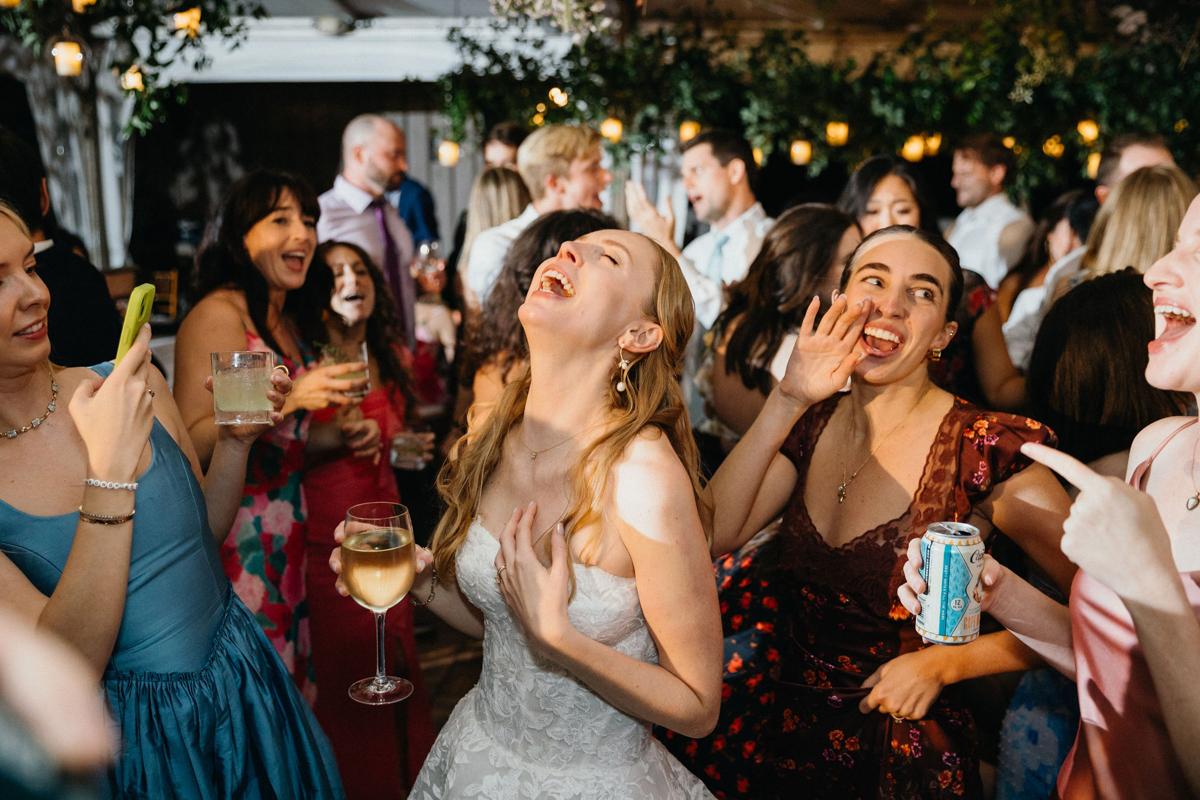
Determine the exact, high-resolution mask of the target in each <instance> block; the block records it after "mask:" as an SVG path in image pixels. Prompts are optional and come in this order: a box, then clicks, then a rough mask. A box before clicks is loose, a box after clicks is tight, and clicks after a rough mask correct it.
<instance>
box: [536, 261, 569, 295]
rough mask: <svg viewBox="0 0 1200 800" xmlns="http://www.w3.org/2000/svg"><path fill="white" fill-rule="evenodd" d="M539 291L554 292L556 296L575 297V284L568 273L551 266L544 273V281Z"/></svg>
mask: <svg viewBox="0 0 1200 800" xmlns="http://www.w3.org/2000/svg"><path fill="white" fill-rule="evenodd" d="M538 291H541V292H546V293H547V294H552V295H554V296H555V297H574V296H575V284H573V283H571V279H570V278H568V277H567V276H566V275H564V274H562V273H561V272H559V271H558V270H556V269H554V268H553V267H551V268H550V269H548V270H546V271H545V272H543V273H542V282H541V284H539V286H538Z"/></svg>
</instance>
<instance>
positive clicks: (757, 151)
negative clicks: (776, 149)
mask: <svg viewBox="0 0 1200 800" xmlns="http://www.w3.org/2000/svg"><path fill="white" fill-rule="evenodd" d="M750 153H751V155H753V156H754V163H755V164H756V165H758V166H760V167H761V166H762V162H763V151H762V148H761V147H756V148H754V149H753V150H752V151H750Z"/></svg>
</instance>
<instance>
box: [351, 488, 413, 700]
mask: <svg viewBox="0 0 1200 800" xmlns="http://www.w3.org/2000/svg"><path fill="white" fill-rule="evenodd" d="M415 577H416V547H415V545H414V543H413V530H412V521H411V519H410V518H409V515H408V509H407V508H405V507H404V506H402V505H400V504H399V503H387V502H378V503H360V504H359V505H356V506H352V507H351V508H350V510H349V511H347V512H346V530H345V535H344V536H343V538H342V580H343V582H345V584H346V588H347V589H348V590H349V591H350V596H351V597H353V598H354V599H355V600H356V601H357V602H358V604H359V605H360V606H362V607H363V608H366V609H368V610H370V611H372V612H374V614H375V677H374V678H364V679H363V680H361V681H357V682H356V683H354V684H352V685H351V686H350V697H351V698H353V699H355V700H357V701H358V702H360V703H366V704H367V705H373V706H378V705H386V704H388V703H396V702H399V701H401V700H404V699H405V698H407V697H408V696H409V695H410V694H412V691H413V686H412V684H411V683H409V682H408V681H406V680H405V679H404V678H397V677H394V676H391V675H388V674H387V668H386V665H385V663H384V652H385V649H386V648H385V644H384V643H385V641H386V639H385V635H384V615H385V614H386V612H387V610H388V609H389V608H391V607H392V606H394V605H396V604H397V603H399V602H400V601H401V600H403V599H404V596H405V595H406V594H408V590H409V589H411V588H412V584H413V579H414V578H415Z"/></svg>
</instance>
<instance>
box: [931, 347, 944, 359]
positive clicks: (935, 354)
mask: <svg viewBox="0 0 1200 800" xmlns="http://www.w3.org/2000/svg"><path fill="white" fill-rule="evenodd" d="M929 360H930V361H941V360H942V349H941V348H940V347H934V348H931V349H930V351H929Z"/></svg>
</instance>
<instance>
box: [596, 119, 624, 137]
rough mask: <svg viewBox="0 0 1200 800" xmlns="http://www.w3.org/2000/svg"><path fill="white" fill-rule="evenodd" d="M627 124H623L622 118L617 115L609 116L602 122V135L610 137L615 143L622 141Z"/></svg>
mask: <svg viewBox="0 0 1200 800" xmlns="http://www.w3.org/2000/svg"><path fill="white" fill-rule="evenodd" d="M624 130H625V126H624V125H622V124H621V120H619V119H617V118H616V117H609V118H608V119H606V120H604V122H601V123H600V135H601V136H603V137H604V138H605V139H608V140H609V141H610V142H612V143H613V144H616V143H617V142H619V141H621V134H622V132H624Z"/></svg>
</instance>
